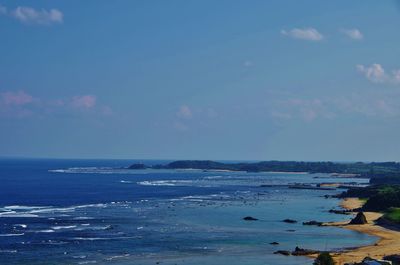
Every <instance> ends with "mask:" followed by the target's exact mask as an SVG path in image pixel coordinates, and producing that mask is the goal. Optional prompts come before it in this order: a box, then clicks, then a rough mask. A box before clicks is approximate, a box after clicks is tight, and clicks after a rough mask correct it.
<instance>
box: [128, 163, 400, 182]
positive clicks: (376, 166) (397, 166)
mask: <svg viewBox="0 0 400 265" xmlns="http://www.w3.org/2000/svg"><path fill="white" fill-rule="evenodd" d="M128 168H129V169H146V168H152V169H199V170H229V171H246V172H308V173H331V174H332V173H337V174H342V175H344V174H351V175H355V176H357V177H365V178H371V182H373V183H378V182H380V181H383V182H386V183H387V182H391V183H398V182H399V183H400V163H398V162H369V163H365V162H351V163H350V162H349V163H345V162H343V163H342V162H299V161H262V162H249V163H245V162H239V163H228V162H217V161H211V160H178V161H174V162H171V163H168V164H165V165H154V166H147V165H145V164H133V165H131V166H129V167H128Z"/></svg>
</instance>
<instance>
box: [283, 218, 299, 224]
mask: <svg viewBox="0 0 400 265" xmlns="http://www.w3.org/2000/svg"><path fill="white" fill-rule="evenodd" d="M282 222H285V223H289V224H294V223H297V221H296V220H293V219H285V220H282Z"/></svg>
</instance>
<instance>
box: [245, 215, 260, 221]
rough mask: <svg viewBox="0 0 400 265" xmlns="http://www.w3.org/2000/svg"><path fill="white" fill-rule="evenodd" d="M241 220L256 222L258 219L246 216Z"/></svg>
mask: <svg viewBox="0 0 400 265" xmlns="http://www.w3.org/2000/svg"><path fill="white" fill-rule="evenodd" d="M243 220H245V221H257V220H258V219H257V218H254V217H252V216H246V217H244V218H243Z"/></svg>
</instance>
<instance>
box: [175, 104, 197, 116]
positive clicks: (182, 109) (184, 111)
mask: <svg viewBox="0 0 400 265" xmlns="http://www.w3.org/2000/svg"><path fill="white" fill-rule="evenodd" d="M176 115H177V116H178V117H179V118H182V119H191V118H192V117H193V114H192V110H191V109H190V108H189V107H188V106H186V105H182V106H181V107H180V108H179V110H178V112H177V113H176Z"/></svg>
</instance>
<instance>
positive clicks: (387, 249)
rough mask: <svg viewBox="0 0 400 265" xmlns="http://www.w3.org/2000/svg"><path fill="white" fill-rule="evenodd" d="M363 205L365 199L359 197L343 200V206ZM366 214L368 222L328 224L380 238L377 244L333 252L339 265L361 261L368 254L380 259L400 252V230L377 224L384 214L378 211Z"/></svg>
mask: <svg viewBox="0 0 400 265" xmlns="http://www.w3.org/2000/svg"><path fill="white" fill-rule="evenodd" d="M362 205H363V201H361V200H359V199H358V198H346V199H344V200H343V201H342V202H341V206H342V207H343V208H345V209H354V208H359V207H361V206H362ZM364 214H365V216H366V218H367V221H368V224H364V225H347V223H348V221H346V222H337V223H327V224H326V225H335V226H339V227H342V228H345V229H350V230H354V231H358V232H360V233H365V234H368V235H373V236H377V237H378V238H379V240H378V241H377V242H376V243H375V245H371V246H365V247H359V248H355V249H352V250H346V251H343V252H340V253H332V256H333V257H334V259H335V261H336V263H337V264H338V265H343V264H344V263H350V262H360V261H361V260H363V259H364V258H365V257H367V256H370V257H371V258H375V259H380V258H382V257H383V256H386V255H391V254H400V232H398V231H394V230H389V229H386V228H384V227H381V226H378V225H375V224H374V221H376V220H377V219H378V218H379V217H381V216H382V214H380V213H376V212H365V213H364Z"/></svg>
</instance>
